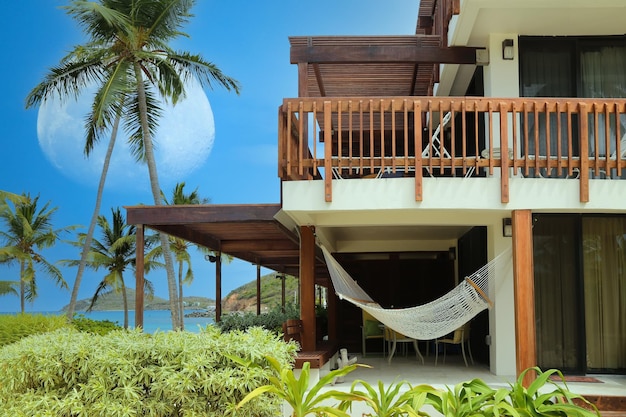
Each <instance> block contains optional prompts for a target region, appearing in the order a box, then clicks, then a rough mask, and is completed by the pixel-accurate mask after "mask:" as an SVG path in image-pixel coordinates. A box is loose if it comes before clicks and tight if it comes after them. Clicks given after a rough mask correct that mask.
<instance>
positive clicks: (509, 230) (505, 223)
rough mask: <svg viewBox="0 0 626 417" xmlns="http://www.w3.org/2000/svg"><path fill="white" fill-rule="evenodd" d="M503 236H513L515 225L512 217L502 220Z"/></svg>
mask: <svg viewBox="0 0 626 417" xmlns="http://www.w3.org/2000/svg"><path fill="white" fill-rule="evenodd" d="M502 236H504V237H511V236H513V223H512V221H511V218H510V217H505V218H504V219H502Z"/></svg>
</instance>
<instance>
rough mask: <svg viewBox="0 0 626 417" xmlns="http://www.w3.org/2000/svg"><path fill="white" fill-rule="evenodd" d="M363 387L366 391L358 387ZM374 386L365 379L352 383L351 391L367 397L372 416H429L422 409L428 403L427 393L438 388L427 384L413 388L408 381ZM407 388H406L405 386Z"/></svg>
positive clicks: (380, 382) (381, 383)
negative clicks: (386, 385)
mask: <svg viewBox="0 0 626 417" xmlns="http://www.w3.org/2000/svg"><path fill="white" fill-rule="evenodd" d="M359 386H360V387H362V388H363V389H364V390H365V391H361V390H359V389H358V388H359ZM376 387H377V388H378V390H376V388H374V387H373V386H372V385H370V384H369V383H368V382H366V381H364V380H356V381H354V382H353V383H352V387H351V389H350V392H352V393H353V394H357V395H359V396H361V397H363V398H365V404H367V406H368V407H369V408H370V409H371V410H372V412H371V413H370V414H367V415H368V416H370V417H399V416H408V417H414V416H427V415H428V414H426V413H425V412H423V411H420V409H421V408H422V407H423V406H424V404H426V399H427V395H428V394H429V393H431V392H435V391H436V390H435V389H434V388H432V387H428V386H425V385H421V386H418V387H416V388H413V387H412V386H411V384H409V383H408V382H406V381H401V382H398V383H392V384H390V385H389V386H388V387H386V388H385V384H384V383H383V382H382V381H378V384H377V386H376ZM405 387H406V388H407V389H406V390H404V388H405Z"/></svg>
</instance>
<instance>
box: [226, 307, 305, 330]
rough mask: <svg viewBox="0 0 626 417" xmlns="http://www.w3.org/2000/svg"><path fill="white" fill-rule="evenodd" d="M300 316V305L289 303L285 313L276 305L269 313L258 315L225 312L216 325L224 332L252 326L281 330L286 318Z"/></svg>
mask: <svg viewBox="0 0 626 417" xmlns="http://www.w3.org/2000/svg"><path fill="white" fill-rule="evenodd" d="M299 317H300V311H299V310H298V307H297V306H295V305H293V304H287V305H286V306H285V312H284V313H283V311H282V309H281V308H280V307H279V306H275V307H274V308H272V310H270V311H269V312H268V313H263V314H259V315H258V316H257V315H256V313H252V312H245V313H239V312H235V313H229V314H224V315H223V316H222V320H221V321H220V322H219V323H215V326H217V327H219V328H220V329H221V330H222V331H223V332H230V331H233V330H246V329H248V328H250V327H263V328H265V329H267V330H273V331H276V332H281V331H282V325H283V323H284V322H285V321H286V320H288V319H297V318H299Z"/></svg>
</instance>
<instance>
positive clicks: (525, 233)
mask: <svg viewBox="0 0 626 417" xmlns="http://www.w3.org/2000/svg"><path fill="white" fill-rule="evenodd" d="M512 223H513V283H514V299H515V349H516V369H517V375H518V376H519V375H520V374H521V373H522V372H523V371H524V370H526V369H528V368H531V367H533V366H536V365H537V348H536V346H537V342H536V329H535V286H534V268H533V233H532V213H531V211H530V210H514V211H513V213H512ZM535 377H536V375H535V373H534V372H528V373H526V375H525V377H524V380H523V384H524V386H526V387H528V386H529V385H530V383H531V382H532V381H533V380H534V379H535Z"/></svg>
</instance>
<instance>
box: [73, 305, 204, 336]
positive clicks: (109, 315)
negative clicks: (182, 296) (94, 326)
mask: <svg viewBox="0 0 626 417" xmlns="http://www.w3.org/2000/svg"><path fill="white" fill-rule="evenodd" d="M194 311H197V310H185V314H187V313H192V312H194ZM76 314H80V315H84V316H85V317H87V318H90V319H93V320H109V321H112V322H113V323H117V324H118V325H120V326H122V325H124V312H123V311H92V312H89V313H87V312H84V311H77V312H76ZM213 323H214V321H213V319H212V318H208V317H185V330H186V331H189V332H194V333H198V332H199V331H200V328H201V327H206V326H207V325H209V324H213ZM128 326H129V327H131V328H132V327H135V311H134V310H131V311H129V312H128ZM143 330H144V332H146V333H154V332H156V331H168V330H172V319H171V317H170V311H169V310H145V311H144V312H143Z"/></svg>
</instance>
